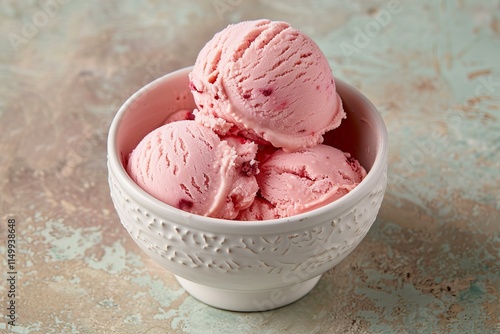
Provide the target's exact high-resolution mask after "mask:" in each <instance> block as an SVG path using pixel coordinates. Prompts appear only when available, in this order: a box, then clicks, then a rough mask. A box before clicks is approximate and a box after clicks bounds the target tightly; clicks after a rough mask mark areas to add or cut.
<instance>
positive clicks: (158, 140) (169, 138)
mask: <svg viewBox="0 0 500 334" xmlns="http://www.w3.org/2000/svg"><path fill="white" fill-rule="evenodd" d="M256 152H257V145H256V144H254V143H252V142H250V141H246V140H245V139H239V140H233V139H231V141H230V143H229V142H228V141H226V140H221V139H220V138H219V137H218V136H217V135H216V134H215V133H214V132H213V131H211V130H210V129H208V128H206V127H204V126H202V125H200V124H198V123H196V122H195V121H183V120H181V121H176V122H173V123H169V124H166V125H163V126H161V127H159V128H157V129H156V130H154V131H152V132H151V133H149V134H148V135H147V136H146V137H145V138H144V139H143V140H142V141H141V142H140V143H139V145H138V146H137V148H136V149H135V150H134V151H132V153H131V155H130V158H129V161H128V166H127V171H128V173H129V175H130V177H131V178H132V179H133V180H134V181H135V182H136V183H137V184H138V185H139V186H140V187H141V188H142V189H143V190H145V191H146V192H147V193H149V194H150V195H152V196H153V197H155V198H157V199H159V200H160V201H163V202H164V203H166V204H169V205H172V206H174V207H176V208H179V209H182V210H185V211H188V212H192V213H196V214H199V215H205V216H211V217H217V218H225V219H233V218H235V217H236V215H237V214H238V213H239V211H240V210H242V209H245V208H246V207H248V206H249V205H250V204H251V203H252V202H253V200H254V197H255V194H256V192H257V190H258V188H257V182H256V180H255V176H254V174H255V173H256V171H257V166H256V161H255V160H254V158H255V154H256Z"/></svg>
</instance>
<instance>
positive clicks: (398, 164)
mask: <svg viewBox="0 0 500 334" xmlns="http://www.w3.org/2000/svg"><path fill="white" fill-rule="evenodd" d="M306 3H307V4H306ZM263 17H265V18H270V19H275V20H284V21H288V22H290V23H291V24H292V25H293V26H294V27H296V28H298V29H301V30H303V31H304V32H305V33H307V34H309V35H310V36H311V37H312V38H313V39H314V40H315V41H316V42H317V43H318V44H319V46H320V47H321V48H322V50H323V51H324V52H325V54H326V55H327V57H328V59H329V61H330V64H331V66H332V69H333V72H334V75H336V76H337V77H338V78H342V79H343V80H345V81H347V82H349V83H350V84H352V85H354V86H356V87H357V88H358V89H360V90H361V91H362V92H363V93H364V94H366V95H367V96H368V97H369V98H370V99H371V100H372V101H373V103H374V104H375V105H376V106H377V107H378V109H379V110H380V112H381V113H382V115H383V117H384V119H385V121H386V124H387V127H388V131H389V136H390V162H389V164H390V168H389V184H388V189H387V193H386V197H385V199H384V202H383V204H382V208H381V211H380V214H379V217H378V219H377V221H376V222H375V224H374V226H373V228H372V229H371V230H370V232H369V233H368V235H367V237H366V238H365V240H364V241H363V242H362V243H361V245H360V246H359V247H358V248H357V249H356V250H355V251H354V252H353V253H352V255H350V256H349V257H348V258H347V259H346V260H344V261H343V262H342V263H341V264H340V265H338V266H337V267H335V268H334V269H332V270H330V271H329V272H328V273H326V274H325V275H324V276H323V278H322V279H321V281H320V283H319V285H318V286H317V287H316V288H315V289H314V290H313V291H312V292H311V293H310V294H309V295H307V296H306V297H305V298H303V299H301V300H300V301H298V302H296V303H294V304H292V305H290V306H287V307H284V308H281V309H278V310H274V311H271V312H265V313H232V312H226V311H221V310H217V309H214V308H211V307H208V306H206V305H204V304H201V303H200V302H198V301H196V300H195V299H193V298H192V297H190V296H188V295H187V294H186V293H185V292H184V290H183V289H181V288H180V287H179V285H178V284H177V282H176V281H175V279H174V278H173V276H172V275H171V274H170V273H168V272H166V271H165V270H163V269H162V268H161V267H159V266H158V265H157V264H155V263H153V262H152V260H150V259H148V258H147V257H146V256H145V255H144V254H143V253H142V252H141V251H140V250H139V249H138V247H137V246H136V245H135V244H134V242H133V241H132V240H131V238H130V237H129V236H128V235H127V233H126V231H125V230H124V229H123V228H122V226H121V225H120V222H119V220H118V217H117V216H116V214H115V212H114V209H113V206H112V203H111V200H110V198H109V189H108V186H107V170H106V145H105V143H106V136H107V131H108V128H109V125H110V122H111V119H112V117H113V116H114V114H115V112H116V111H117V109H118V107H119V106H120V105H121V103H123V101H124V100H125V99H126V98H127V97H128V96H129V95H131V94H132V93H133V92H134V91H136V90H137V89H138V88H139V87H141V86H142V85H144V84H145V83H147V82H149V81H151V80H153V79H154V78H156V77H159V76H161V75H162V74H164V73H167V72H170V71H172V70H175V69H178V68H181V67H184V66H189V65H191V64H193V63H194V60H195V58H196V55H197V53H198V51H199V50H200V49H201V47H202V46H203V45H204V43H205V42H206V41H207V40H208V39H209V38H210V37H211V36H212V35H213V34H214V33H215V32H217V31H219V30H221V29H222V28H223V27H225V26H226V25H227V24H228V23H230V22H237V21H240V20H245V19H255V18H263ZM499 59H500V2H499V1H472V0H469V1H465V0H463V1H445V0H442V1H401V2H399V1H360V0H356V1H347V0H345V1H326V0H325V1H319V0H316V1H310V2H305V1H298V0H294V1H257V0H255V1H250V0H248V1H244V0H210V1H181V0H170V1H167V0H165V1H159V0H158V1H153V0H151V1H132V0H127V1H114V0H113V1H97V0H92V1H76V0H73V1H68V0H65V1H62V0H61V1H60V2H57V1H55V0H52V1H47V0H45V1H42V0H40V1H28V0H25V1H15V0H1V2H0V80H1V85H0V136H1V137H0V138H1V145H0V214H1V219H2V221H1V224H0V238H1V241H2V242H1V244H0V255H1V257H2V259H1V262H0V263H2V266H1V268H2V274H1V275H2V277H3V279H2V282H5V275H6V269H5V268H6V256H5V253H6V242H4V241H5V240H6V235H7V234H6V222H7V219H8V218H15V219H16V221H17V236H16V237H17V240H18V247H19V249H18V252H19V254H18V261H17V269H18V276H19V277H18V282H17V283H18V286H17V293H18V298H17V300H16V302H17V316H18V319H17V324H18V326H16V327H13V328H11V329H10V330H11V331H12V332H14V333H150V334H151V333H165V332H168V333H236V332H237V333H282V332H287V333H500V323H499V317H500V309H499V306H498V300H499V296H500V293H499V285H500V274H499V272H500V270H499V267H500V254H499V251H500V237H499V230H500V171H499V170H500V120H499V118H500V110H499V105H500V61H499ZM0 301H1V302H0V306H1V307H0V309H2V310H5V308H6V307H7V285H6V284H3V283H2V284H0ZM2 314H3V313H2ZM4 320H6V319H4V318H2V319H0V332H1V331H4V332H8V330H6V328H7V325H6V323H5V322H4Z"/></svg>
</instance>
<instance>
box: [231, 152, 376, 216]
mask: <svg viewBox="0 0 500 334" xmlns="http://www.w3.org/2000/svg"><path fill="white" fill-rule="evenodd" d="M259 169H260V173H259V174H258V175H257V183H258V185H259V189H260V190H259V192H260V197H261V199H259V200H258V201H254V203H253V204H252V206H250V207H249V208H248V209H247V210H245V211H244V212H242V213H241V214H240V216H239V219H241V220H262V219H269V217H274V218H282V217H289V216H293V215H296V214H299V213H303V212H307V211H310V210H313V209H316V208H318V207H320V206H323V205H325V204H328V203H331V202H333V201H335V200H336V199H339V198H340V197H342V196H344V195H345V194H347V193H348V192H349V191H351V190H352V189H354V187H356V186H357V185H358V184H359V182H361V180H363V178H364V177H365V176H366V171H365V170H364V168H363V167H361V166H360V165H359V163H358V162H357V161H356V160H355V159H352V158H351V157H350V155H349V154H347V153H343V152H342V151H340V150H338V149H336V148H334V147H332V146H328V145H322V144H320V145H317V146H314V147H311V148H305V149H302V150H298V151H294V152H285V151H283V150H278V151H276V152H275V153H274V154H273V155H272V156H270V157H269V158H268V159H267V160H265V161H263V162H261V164H260V165H259Z"/></svg>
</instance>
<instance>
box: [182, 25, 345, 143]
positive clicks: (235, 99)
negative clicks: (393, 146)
mask: <svg viewBox="0 0 500 334" xmlns="http://www.w3.org/2000/svg"><path fill="white" fill-rule="evenodd" d="M190 88H191V91H192V93H193V97H194V100H195V102H196V105H197V107H198V110H197V111H195V119H196V120H197V121H198V122H200V123H201V124H203V125H205V126H207V127H210V128H211V129H213V130H214V131H216V132H217V133H218V134H221V135H226V134H238V135H241V136H245V137H247V138H250V139H252V140H255V141H256V142H259V143H271V144H272V145H273V146H275V147H282V148H284V149H285V150H290V151H291V150H296V149H300V148H303V147H311V146H314V145H316V144H318V143H321V142H322V140H323V138H322V135H323V134H324V133H325V132H326V131H328V130H331V129H334V128H336V127H338V126H339V125H340V123H341V120H342V119H343V118H344V117H345V113H344V110H343V108H342V102H341V99H340V97H339V96H338V94H337V92H336V88H335V81H334V78H333V75H332V71H331V69H330V66H329V64H328V61H327V59H326V57H325V56H324V54H323V53H322V52H321V50H320V49H319V47H318V46H317V45H316V43H314V42H313V41H312V40H311V39H310V38H309V37H307V36H306V35H305V34H303V33H302V32H300V31H298V30H296V29H293V28H292V27H291V26H290V25H289V24H288V23H285V22H276V21H269V20H256V21H245V22H240V23H237V24H234V25H229V26H228V27H227V28H225V29H224V30H222V31H221V32H219V33H217V34H216V35H215V36H214V37H213V38H212V40H210V41H209V42H208V43H207V44H206V45H205V47H204V48H203V49H202V50H201V51H200V53H199V55H198V58H197V60H196V62H195V65H194V68H193V70H192V72H191V73H190Z"/></svg>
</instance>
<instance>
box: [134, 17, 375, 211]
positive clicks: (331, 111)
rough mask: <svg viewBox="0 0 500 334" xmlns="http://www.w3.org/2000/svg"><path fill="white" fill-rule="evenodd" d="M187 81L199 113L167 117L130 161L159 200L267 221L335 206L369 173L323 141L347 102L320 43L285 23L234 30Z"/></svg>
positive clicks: (211, 46) (209, 49) (210, 47)
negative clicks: (330, 205) (339, 92)
mask: <svg viewBox="0 0 500 334" xmlns="http://www.w3.org/2000/svg"><path fill="white" fill-rule="evenodd" d="M189 79H190V87H189V88H190V90H191V92H192V94H193V99H194V102H195V103H196V105H197V109H195V110H194V111H192V110H179V111H177V112H175V113H172V114H171V115H169V116H168V117H167V118H166V120H165V122H164V123H166V124H165V125H162V126H160V127H159V128H157V129H156V130H154V131H152V132H151V133H150V134H148V135H147V136H146V137H145V138H144V139H143V140H142V141H141V142H140V143H139V145H138V146H137V147H136V148H135V150H133V151H132V153H131V154H130V157H129V161H128V165H127V172H128V173H129V175H130V177H131V178H132V179H133V180H134V181H135V182H136V183H137V184H138V185H139V186H140V187H141V188H142V189H143V190H144V191H146V192H147V193H149V194H150V195H152V196H154V197H156V198H157V199H158V200H160V201H163V202H164V203H166V204H168V205H171V206H174V207H176V208H179V209H182V210H185V211H188V212H191V213H194V214H199V215H204V216H210V217H215V218H223V219H234V220H268V219H277V218H284V217H288V216H292V215H296V214H300V213H304V212H308V211H310V210H313V209H316V208H318V207H321V206H323V205H326V204H328V203H331V202H333V201H335V200H337V199H339V198H340V197H342V196H344V195H345V194H347V193H348V192H349V191H351V190H352V189H353V188H354V187H356V186H357V185H358V184H359V183H360V182H361V181H362V180H363V178H364V177H365V175H366V171H365V170H364V169H363V167H362V166H360V164H359V163H358V162H357V161H356V160H355V159H354V158H352V157H351V156H350V155H349V154H348V153H344V152H342V151H340V150H338V149H336V148H334V147H332V146H327V145H324V144H321V143H322V142H323V135H324V134H325V133H326V132H328V131H330V130H332V129H335V128H337V127H338V126H339V125H340V123H341V121H342V119H343V118H344V117H345V112H344V109H343V107H342V101H341V99H340V97H339V95H338V94H337V91H336V87H335V81H334V79H333V76H332V72H331V70H330V67H329V64H328V61H327V59H326V57H325V56H324V55H323V53H322V52H321V50H320V49H319V47H318V46H317V45H316V44H315V43H314V42H313V41H312V40H311V39H310V38H309V37H307V36H305V35H304V34H303V33H301V32H300V31H298V30H295V29H293V28H291V27H290V25H288V24H287V23H285V22H273V21H269V20H257V21H246V22H241V23H238V24H234V25H230V26H228V27H227V28H226V29H224V30H223V31H221V32H219V33H217V34H216V35H215V36H214V38H213V39H212V40H211V41H209V42H208V43H207V44H206V45H205V47H204V48H203V49H202V50H201V52H200V54H199V55H198V58H197V60H196V63H195V65H194V67H193V70H192V71H191V73H190V74H189ZM329 134H332V133H329ZM333 134H334V135H335V133H333Z"/></svg>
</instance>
